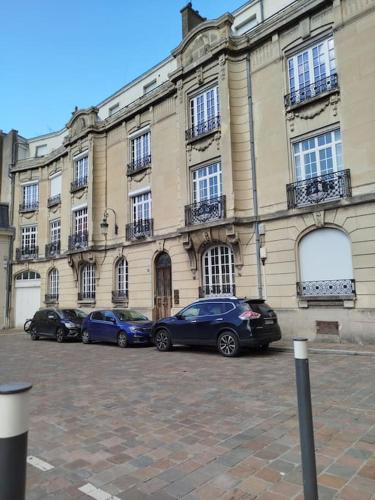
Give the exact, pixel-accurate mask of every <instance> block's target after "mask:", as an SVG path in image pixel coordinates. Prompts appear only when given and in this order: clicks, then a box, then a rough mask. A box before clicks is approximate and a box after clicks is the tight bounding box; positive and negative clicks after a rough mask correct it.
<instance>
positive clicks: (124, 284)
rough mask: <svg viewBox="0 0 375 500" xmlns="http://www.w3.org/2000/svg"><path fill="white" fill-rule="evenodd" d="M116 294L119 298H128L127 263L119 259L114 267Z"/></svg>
mask: <svg viewBox="0 0 375 500" xmlns="http://www.w3.org/2000/svg"><path fill="white" fill-rule="evenodd" d="M116 292H117V294H118V295H119V296H121V297H127V296H128V262H127V260H126V259H120V260H119V261H118V263H117V265H116Z"/></svg>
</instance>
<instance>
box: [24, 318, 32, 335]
mask: <svg viewBox="0 0 375 500" xmlns="http://www.w3.org/2000/svg"><path fill="white" fill-rule="evenodd" d="M31 322H32V319H27V320H26V321H25V323H24V325H23V329H24V331H25V332H29V331H30V327H31Z"/></svg>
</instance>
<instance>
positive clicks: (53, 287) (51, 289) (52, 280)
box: [48, 268, 59, 299]
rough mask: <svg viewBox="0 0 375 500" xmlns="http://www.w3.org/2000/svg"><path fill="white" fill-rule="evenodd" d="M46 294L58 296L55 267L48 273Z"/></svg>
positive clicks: (57, 275) (55, 297)
mask: <svg viewBox="0 0 375 500" xmlns="http://www.w3.org/2000/svg"><path fill="white" fill-rule="evenodd" d="M48 295H49V296H50V298H54V299H57V298H58V296H59V271H58V270H57V269H56V268H54V269H51V271H50V272H49V273H48Z"/></svg>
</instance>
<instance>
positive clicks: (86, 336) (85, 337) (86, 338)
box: [82, 330, 91, 344]
mask: <svg viewBox="0 0 375 500" xmlns="http://www.w3.org/2000/svg"><path fill="white" fill-rule="evenodd" d="M82 342H83V344H90V343H91V340H90V335H89V332H88V331H87V330H83V332H82Z"/></svg>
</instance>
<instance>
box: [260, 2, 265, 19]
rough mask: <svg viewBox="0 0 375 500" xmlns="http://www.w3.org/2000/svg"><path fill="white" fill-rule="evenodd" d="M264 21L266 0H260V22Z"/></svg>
mask: <svg viewBox="0 0 375 500" xmlns="http://www.w3.org/2000/svg"><path fill="white" fill-rule="evenodd" d="M263 21H264V0H260V22H261V23H262V22H263Z"/></svg>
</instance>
